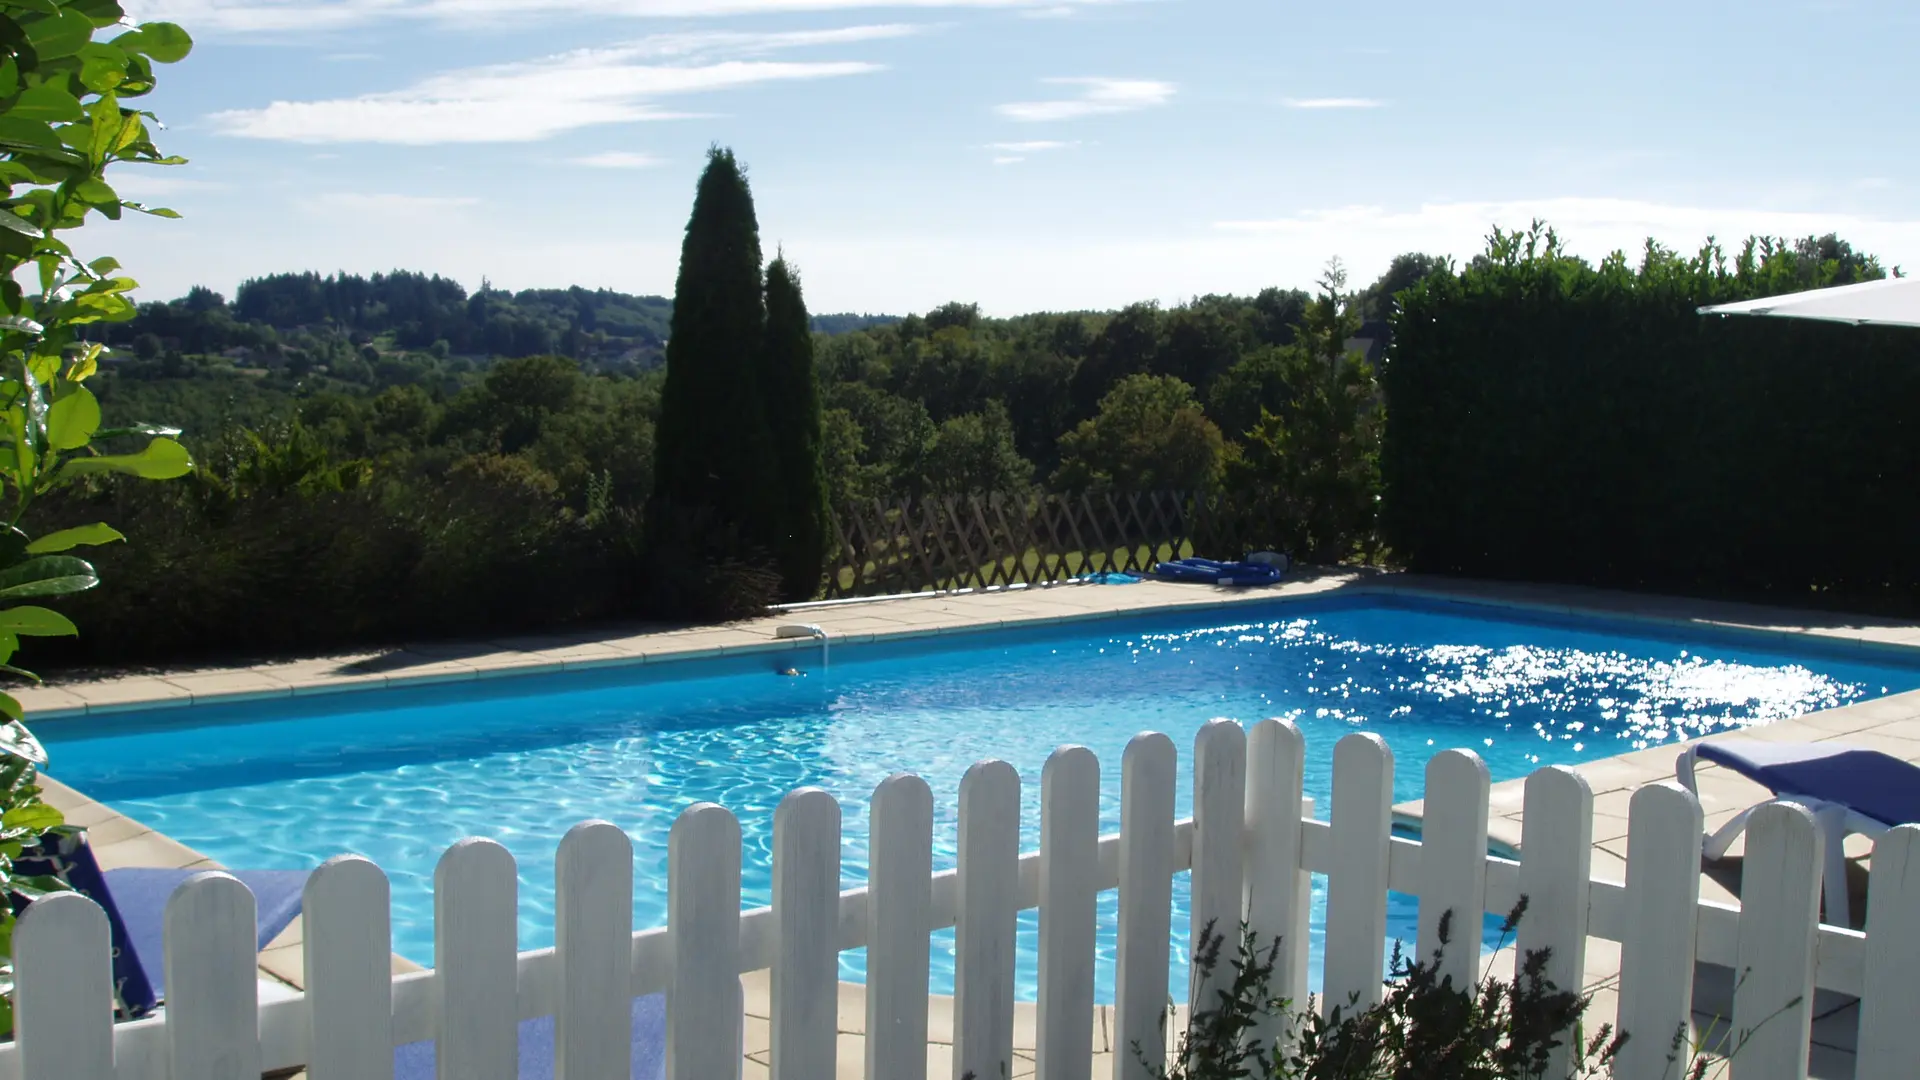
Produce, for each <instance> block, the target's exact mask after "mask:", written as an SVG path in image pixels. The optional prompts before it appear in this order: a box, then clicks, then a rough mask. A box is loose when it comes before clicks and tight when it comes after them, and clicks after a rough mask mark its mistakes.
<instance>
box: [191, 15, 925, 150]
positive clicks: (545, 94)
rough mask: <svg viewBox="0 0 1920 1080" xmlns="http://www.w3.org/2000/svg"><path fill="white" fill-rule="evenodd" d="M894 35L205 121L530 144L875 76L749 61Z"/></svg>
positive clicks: (636, 62) (573, 61)
mask: <svg viewBox="0 0 1920 1080" xmlns="http://www.w3.org/2000/svg"><path fill="white" fill-rule="evenodd" d="M916 29H917V28H915V27H910V26H902V25H897V24H894V25H885V26H865V27H858V26H856V27H845V28H842V29H839V30H833V31H808V32H800V33H786V34H744V33H726V34H664V35H656V36H653V37H648V38H643V39H641V40H638V41H632V42H626V43H623V44H619V45H612V46H607V47H602V48H592V49H577V50H574V51H572V52H566V53H560V54H558V55H555V56H547V57H542V58H540V59H537V60H528V61H524V62H520V63H512V64H498V65H493V66H489V67H478V68H467V69H464V70H457V71H448V72H442V73H440V74H438V75H433V76H429V77H428V78H425V79H422V80H420V81H418V82H416V83H414V84H413V85H412V86H409V87H406V88H404V89H401V90H393V91H386V92H381V93H373V94H362V95H360V96H358V97H351V98H334V99H329V100H321V101H276V102H273V103H272V104H270V105H267V106H266V107H264V108H258V109H235V110H230V111H226V112H219V113H215V114H213V115H212V117H210V119H211V120H212V122H213V125H214V127H215V128H216V129H217V130H219V131H221V132H223V133H225V134H228V135H238V136H241V137H244V138H252V139H272V140H278V141H283V142H304V143H399V144H406V145H414V146H426V145H436V144H444V143H498V142H532V141H535V140H538V139H544V138H547V137H548V136H551V135H555V134H558V133H560V132H563V131H571V130H575V129H578V128H584V127H592V126H595V125H600V124H619V123H632V122H636V121H643V120H669V119H679V118H683V117H686V116H688V115H689V114H687V113H685V112H674V111H669V110H667V109H665V108H663V107H661V106H660V105H659V104H657V101H658V99H660V98H666V97H673V96H679V95H686V94H697V93H702V92H707V91H714V90H728V89H734V88H738V87H743V86H752V85H756V84H761V83H769V82H794V81H802V80H812V79H831V78H842V77H845V76H849V75H862V74H867V73H869V72H874V71H879V70H881V69H882V68H881V65H879V64H874V63H869V62H866V61H851V60H843V61H825V62H791V61H776V60H760V59H751V57H758V56H764V55H766V54H767V53H769V52H773V51H776V50H779V49H786V48H796V47H802V46H808V45H817V44H837V43H844V42H857V41H872V40H876V39H879V38H885V37H899V36H902V35H904V34H908V33H913V32H915V31H916Z"/></svg>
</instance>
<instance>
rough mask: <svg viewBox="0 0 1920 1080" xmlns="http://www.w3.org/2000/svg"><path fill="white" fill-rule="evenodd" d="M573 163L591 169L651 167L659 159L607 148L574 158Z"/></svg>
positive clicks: (658, 162)
mask: <svg viewBox="0 0 1920 1080" xmlns="http://www.w3.org/2000/svg"><path fill="white" fill-rule="evenodd" d="M573 163H574V164H575V165H585V166H587V167H588V168H593V169H651V168H653V167H654V166H655V165H658V164H660V159H659V158H657V157H651V156H649V155H647V154H635V153H632V152H630V151H626V150H608V151H606V152H605V153H601V154H588V155H587V156H586V157H577V158H574V159H573Z"/></svg>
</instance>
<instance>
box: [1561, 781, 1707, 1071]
mask: <svg viewBox="0 0 1920 1080" xmlns="http://www.w3.org/2000/svg"><path fill="white" fill-rule="evenodd" d="M1701 829H1702V818H1701V814H1700V803H1699V801H1698V800H1696V799H1695V798H1694V797H1693V794H1692V793H1691V792H1689V791H1687V790H1686V789H1685V788H1682V787H1680V786H1679V785H1678V784H1674V783H1671V782H1667V783H1660V784H1649V785H1647V786H1645V787H1642V788H1640V789H1639V790H1637V791H1635V792H1634V793H1633V798H1632V799H1631V801H1629V803H1628V804H1627V919H1626V925H1627V926H1628V927H1630V928H1631V930H1630V931H1629V932H1628V933H1627V934H1626V935H1625V940H1623V941H1622V942H1621V943H1620V1022H1619V1030H1620V1031H1621V1032H1623V1033H1625V1034H1626V1036H1627V1041H1626V1044H1625V1045H1623V1046H1622V1047H1621V1048H1620V1057H1619V1060H1618V1064H1617V1066H1616V1068H1617V1072H1618V1074H1619V1075H1621V1076H1626V1077H1642V1076H1645V1077H1662V1076H1679V1075H1681V1071H1682V1070H1683V1069H1684V1068H1685V1063H1686V1057H1687V1052H1688V1051H1687V1045H1688V1044H1687V1033H1688V1031H1689V1023H1690V1020H1691V1015H1692V1005H1693V959H1694V943H1695V930H1696V918H1697V915H1698V909H1699V902H1700V847H1701ZM1523 854H1524V853H1523ZM1676 1038H1678V1039H1680V1046H1679V1048H1678V1050H1677V1053H1678V1059H1677V1063H1676V1059H1675V1057H1674V1055H1675V1054H1676V1049H1675V1039H1676Z"/></svg>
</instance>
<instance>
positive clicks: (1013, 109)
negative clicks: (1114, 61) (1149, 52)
mask: <svg viewBox="0 0 1920 1080" xmlns="http://www.w3.org/2000/svg"><path fill="white" fill-rule="evenodd" d="M1043 81H1044V82H1046V83H1048V84H1049V85H1053V86H1070V87H1077V88H1079V91H1080V93H1079V95H1078V96H1076V97H1071V98H1057V99H1054V100H1051V101H1012V102H1008V103H1007V104H1005V105H1000V106H996V107H995V110H994V111H995V112H998V113H999V114H1000V115H1001V116H1004V117H1006V118H1008V119H1009V120H1018V121H1021V122H1023V123H1040V122H1044V121H1049V120H1078V119H1080V118H1081V117H1085V116H1104V115H1107V114H1110V113H1126V112H1138V111H1139V110H1141V109H1151V108H1154V107H1155V106H1159V105H1165V104H1166V103H1167V102H1168V101H1169V100H1171V99H1172V97H1173V94H1174V90H1175V87H1174V85H1173V84H1172V83H1170V82H1157V81H1154V80H1151V79H1103V78H1070V79H1045V80H1043Z"/></svg>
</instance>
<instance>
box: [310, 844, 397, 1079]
mask: <svg viewBox="0 0 1920 1080" xmlns="http://www.w3.org/2000/svg"><path fill="white" fill-rule="evenodd" d="M391 909H392V904H391V889H390V887H389V885H388V883H387V875H386V874H385V873H383V872H381V870H380V868H379V867H378V866H375V865H374V864H373V863H371V862H369V861H368V860H366V859H363V858H361V857H359V856H358V855H342V856H340V857H338V858H333V859H328V860H327V861H326V862H325V863H322V864H321V866H320V869H318V870H315V871H314V872H313V876H312V877H309V878H308V879H307V884H306V890H305V893H304V894H303V896H302V898H301V901H300V919H301V924H300V927H301V928H300V935H301V950H302V957H303V959H304V964H303V970H304V971H305V973H306V983H307V1009H308V1011H309V1023H310V1024H311V1030H312V1032H313V1052H312V1055H311V1057H310V1059H309V1060H308V1062H307V1077H308V1080H373V1078H375V1077H386V1078H387V1080H392V1078H393V934H392V929H391V927H390V926H389V925H388V919H389V917H390V916H389V912H390V911H391Z"/></svg>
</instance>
